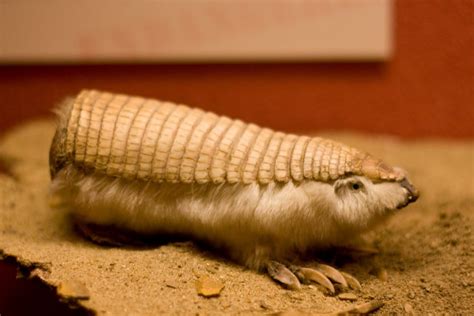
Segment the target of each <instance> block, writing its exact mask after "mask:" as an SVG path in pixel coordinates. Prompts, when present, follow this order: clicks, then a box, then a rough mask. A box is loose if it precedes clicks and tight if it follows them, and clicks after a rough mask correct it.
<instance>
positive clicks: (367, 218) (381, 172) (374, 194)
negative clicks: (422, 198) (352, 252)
mask: <svg viewBox="0 0 474 316" xmlns="http://www.w3.org/2000/svg"><path fill="white" fill-rule="evenodd" d="M352 165H353V166H354V170H353V174H352V175H348V176H345V177H341V178H340V179H337V180H335V181H334V183H333V190H334V195H335V198H336V199H335V200H336V203H335V204H336V205H335V212H334V216H335V217H336V218H337V219H338V220H339V222H341V223H345V224H348V225H349V226H353V227H355V228H361V229H364V228H369V227H370V226H372V225H373V224H375V223H377V222H379V221H380V220H381V219H383V218H386V217H387V216H388V215H390V214H393V213H394V211H396V210H398V209H402V208H404V207H406V206H407V205H408V204H410V203H413V202H415V201H416V200H417V199H418V197H419V192H418V190H417V189H416V188H415V187H414V186H413V185H412V184H411V182H410V181H409V180H408V176H407V172H406V171H404V170H403V169H401V168H397V167H390V166H388V165H387V164H385V163H384V162H383V161H381V160H379V159H376V158H374V157H372V156H370V155H367V154H366V155H363V156H359V158H358V157H357V156H356V157H354V160H353V162H352Z"/></svg>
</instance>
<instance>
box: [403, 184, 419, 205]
mask: <svg viewBox="0 0 474 316" xmlns="http://www.w3.org/2000/svg"><path fill="white" fill-rule="evenodd" d="M400 185H401V186H402V187H403V188H404V189H405V190H407V192H408V193H407V194H408V197H407V200H408V202H407V205H408V204H410V203H413V202H415V201H416V200H418V197H419V196H420V192H419V191H418V190H417V189H416V188H415V187H414V186H413V185H412V184H411V183H410V181H408V179H407V178H404V179H403V180H402V181H401V182H400Z"/></svg>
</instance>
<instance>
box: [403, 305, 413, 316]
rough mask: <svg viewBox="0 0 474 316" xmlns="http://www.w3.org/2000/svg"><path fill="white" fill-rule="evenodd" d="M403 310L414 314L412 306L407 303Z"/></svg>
mask: <svg viewBox="0 0 474 316" xmlns="http://www.w3.org/2000/svg"><path fill="white" fill-rule="evenodd" d="M403 309H404V310H405V312H406V313H407V314H413V307H412V306H411V305H410V304H408V303H405V305H403Z"/></svg>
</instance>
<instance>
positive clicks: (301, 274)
mask: <svg viewBox="0 0 474 316" xmlns="http://www.w3.org/2000/svg"><path fill="white" fill-rule="evenodd" d="M291 269H292V270H293V272H294V273H295V275H296V276H297V277H298V279H300V281H301V282H303V283H309V281H313V282H315V283H317V284H319V285H321V286H323V287H324V288H326V289H327V290H328V291H329V292H330V293H331V294H335V293H336V290H335V289H334V285H332V283H331V281H329V279H328V278H327V277H326V276H325V275H324V274H323V273H321V272H320V271H318V270H315V269H311V268H300V267H295V266H292V267H291Z"/></svg>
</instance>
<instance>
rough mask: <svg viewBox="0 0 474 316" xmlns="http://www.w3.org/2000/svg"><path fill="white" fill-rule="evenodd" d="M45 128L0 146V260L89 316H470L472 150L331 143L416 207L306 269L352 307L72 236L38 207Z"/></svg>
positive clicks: (164, 254)
mask: <svg viewBox="0 0 474 316" xmlns="http://www.w3.org/2000/svg"><path fill="white" fill-rule="evenodd" d="M52 134H53V124H52V122H50V121H37V122H33V123H30V124H27V125H24V126H21V127H19V128H17V129H15V130H13V131H11V132H10V133H8V134H6V135H4V137H3V139H2V140H0V159H1V161H2V162H3V164H4V165H6V166H7V169H8V172H6V173H5V172H4V173H0V252H2V253H3V255H4V256H10V257H14V258H16V260H18V262H19V264H21V265H22V266H23V267H26V268H27V269H29V270H30V271H31V276H33V277H37V278H40V279H41V280H42V282H45V283H47V284H50V285H51V286H53V287H58V293H59V294H58V295H59V296H61V297H63V298H65V297H67V298H69V301H70V302H72V303H71V304H79V305H80V306H82V307H84V308H87V309H88V310H90V311H94V312H96V313H98V314H110V315H118V314H133V315H148V314H150V315H151V314H157V313H166V314H181V315H193V314H194V315H196V314H199V315H208V314H209V315H212V314H224V313H225V314H261V313H263V314H272V313H278V312H288V311H294V314H301V313H307V314H321V313H328V312H336V311H341V310H344V309H347V308H348V307H350V306H353V305H357V304H361V303H363V302H374V301H381V302H383V303H384V306H383V307H381V308H380V309H379V310H378V311H376V312H375V314H377V315H395V314H423V315H429V314H432V315H441V314H450V315H473V314H474V235H473V229H474V225H473V223H474V184H473V175H474V170H473V168H474V143H473V142H472V141H469V142H468V141H465V142H453V141H439V140H438V141H435V140H424V141H416V142H406V143H404V142H399V141H398V140H397V139H394V138H389V137H374V136H370V137H368V136H360V135H351V134H332V135H331V136H332V138H335V139H338V140H342V141H344V142H346V143H348V144H351V145H354V146H356V147H359V148H363V149H365V150H367V151H369V152H372V153H373V154H375V155H377V156H379V157H382V158H384V159H385V160H386V161H387V162H389V163H392V164H398V165H401V166H403V167H404V168H406V169H407V170H408V171H409V172H410V174H411V175H412V180H413V182H414V183H415V184H416V185H417V186H418V187H419V188H420V190H421V192H422V197H421V199H420V200H419V201H418V202H417V203H415V204H414V205H411V206H409V207H408V208H407V209H404V210H403V211H401V212H400V213H398V214H396V215H395V216H394V217H393V218H391V219H390V220H389V221H388V222H387V223H386V224H385V225H384V226H382V227H380V228H378V229H377V230H376V231H373V232H371V233H369V234H368V235H367V236H365V239H366V240H367V242H368V243H369V245H372V246H373V247H375V248H377V249H379V250H380V252H379V253H378V254H367V253H355V252H353V251H343V250H334V251H329V252H325V253H323V254H315V257H314V258H313V259H312V260H310V261H309V262H308V265H310V264H311V261H314V260H316V259H324V260H325V261H327V262H329V263H331V264H333V265H335V266H336V267H338V268H339V269H341V270H343V271H347V272H350V273H351V274H353V275H354V276H356V277H357V278H358V279H359V280H360V281H361V283H362V290H361V291H360V292H354V294H355V295H356V296H357V301H356V302H346V301H342V300H341V299H339V298H337V297H333V296H327V295H325V294H323V293H322V292H321V291H320V289H319V288H318V287H317V286H314V285H305V286H303V289H302V290H300V291H289V290H285V289H283V288H281V287H280V286H278V285H277V284H275V283H273V282H272V281H271V280H270V279H269V278H268V277H266V276H265V275H261V274H257V273H255V272H253V271H249V270H246V269H244V268H242V267H240V266H238V265H236V264H233V263H231V262H228V261H227V260H225V259H223V258H221V257H219V255H218V254H214V253H211V252H210V251H209V250H207V249H203V248H200V247H198V246H196V245H194V244H193V243H192V242H189V241H175V242H169V243H166V244H164V245H161V246H156V247H150V248H146V249H143V248H126V249H124V248H104V247H101V246H98V245H95V244H92V243H90V242H89V241H87V240H85V239H84V238H82V237H81V236H79V235H78V234H77V233H76V232H75V231H74V230H73V228H72V225H71V221H70V218H69V216H68V215H67V213H65V212H60V211H58V210H55V209H53V208H51V207H50V201H49V200H48V198H47V196H48V183H49V174H48V164H47V153H48V148H49V143H50V140H51V137H52ZM197 275H206V276H209V277H211V278H214V279H217V280H220V281H221V282H222V283H223V284H224V285H225V288H224V289H223V291H222V292H221V294H220V296H218V297H215V298H204V297H201V296H199V295H198V294H197V293H196V288H195V281H196V278H197Z"/></svg>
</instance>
